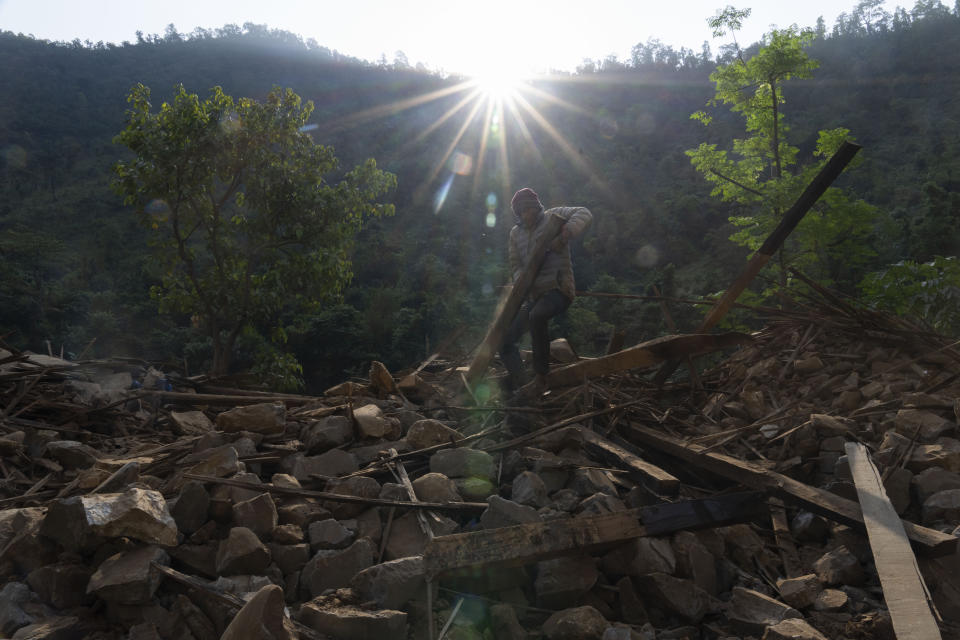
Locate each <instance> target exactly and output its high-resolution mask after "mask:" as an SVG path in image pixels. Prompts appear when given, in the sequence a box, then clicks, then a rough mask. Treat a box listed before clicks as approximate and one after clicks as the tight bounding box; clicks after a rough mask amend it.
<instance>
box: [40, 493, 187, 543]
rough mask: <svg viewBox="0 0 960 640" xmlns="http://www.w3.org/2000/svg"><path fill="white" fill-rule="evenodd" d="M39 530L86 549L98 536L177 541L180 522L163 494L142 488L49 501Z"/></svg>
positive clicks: (55, 538) (49, 536)
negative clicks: (175, 519)
mask: <svg viewBox="0 0 960 640" xmlns="http://www.w3.org/2000/svg"><path fill="white" fill-rule="evenodd" d="M40 534H41V535H43V536H46V537H48V538H51V539H53V540H56V541H57V542H59V543H60V544H62V545H63V546H64V547H65V548H67V549H69V550H81V549H86V548H87V547H88V546H89V545H90V544H91V543H92V541H94V540H96V539H97V538H120V537H126V538H133V539H134V540H140V541H141V542H146V543H147V544H159V545H162V546H173V545H175V544H177V524H176V522H174V520H173V517H172V516H171V515H170V511H169V510H168V509H167V502H166V500H164V499H163V495H161V494H160V493H159V492H158V491H152V490H147V489H139V488H132V489H129V490H128V491H125V492H124V493H106V494H96V495H90V496H76V497H73V498H66V499H63V500H57V501H55V502H54V503H52V504H51V505H50V509H49V510H48V511H47V515H46V517H45V518H44V519H43V524H42V525H41V526H40Z"/></svg>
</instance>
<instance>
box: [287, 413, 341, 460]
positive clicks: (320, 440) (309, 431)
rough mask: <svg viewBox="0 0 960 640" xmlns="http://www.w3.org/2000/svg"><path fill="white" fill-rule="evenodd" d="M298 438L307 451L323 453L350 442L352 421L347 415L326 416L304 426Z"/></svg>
mask: <svg viewBox="0 0 960 640" xmlns="http://www.w3.org/2000/svg"><path fill="white" fill-rule="evenodd" d="M300 439H301V440H303V444H304V446H305V447H306V448H307V453H310V454H317V453H323V452H324V451H329V450H330V449H333V448H335V447H339V446H342V445H345V444H347V443H348V442H350V441H351V440H352V439H353V423H352V422H350V418H348V417H347V416H328V417H326V418H324V419H322V420H319V421H317V422H315V423H314V424H311V425H310V426H308V427H307V428H305V429H304V430H303V432H302V433H301V435H300Z"/></svg>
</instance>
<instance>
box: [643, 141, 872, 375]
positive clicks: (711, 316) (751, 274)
mask: <svg viewBox="0 0 960 640" xmlns="http://www.w3.org/2000/svg"><path fill="white" fill-rule="evenodd" d="M860 149H862V147H861V146H860V145H858V144H854V143H852V142H848V141H844V143H843V144H841V145H840V148H839V149H837V152H836V153H834V154H833V156H832V157H831V158H830V160H828V161H827V164H825V165H824V166H823V168H822V169H821V170H820V173H818V174H817V175H816V176H815V177H814V178H813V180H811V181H810V184H808V185H807V188H806V189H804V190H803V193H801V194H800V197H799V198H797V200H796V202H794V203H793V206H792V207H790V209H788V210H787V212H786V213H784V214H783V218H781V219H780V224H778V225H777V228H776V229H774V230H773V231H772V232H770V235H769V236H767V239H766V240H765V241H764V243H763V245H761V247H760V248H759V249H757V252H756V253H755V254H753V256H752V257H751V258H750V261H749V262H747V266H746V267H744V269H743V272H742V273H741V274H740V275H739V276H738V277H737V279H736V280H734V282H733V284H731V285H730V287H729V288H728V289H727V290H726V291H725V292H724V293H723V296H721V297H720V299H719V300H718V301H717V303H716V304H715V305H714V306H713V309H711V310H710V313H708V314H707V317H706V318H704V319H703V322H702V323H700V328H699V330H698V333H704V332H706V331H709V330H710V329H712V328H713V327H715V326H716V325H717V323H718V322H720V321H721V320H722V319H723V317H724V316H725V315H727V313H728V312H729V311H730V309H731V308H732V307H733V303H734V302H736V301H737V298H739V297H740V294H741V293H743V292H744V290H746V288H747V286H749V285H750V283H751V282H753V279H754V278H755V277H756V276H757V274H758V273H760V270H761V269H763V267H764V266H765V265H766V264H767V262H769V261H770V258H772V257H773V255H774V254H775V253H776V252H777V251H778V250H779V249H780V247H781V246H782V245H783V242H784V241H785V240H786V239H787V236H789V235H790V234H791V233H792V232H793V230H794V229H795V228H796V227H797V225H798V224H800V221H801V220H803V217H804V216H805V215H807V211H809V210H810V208H811V207H813V205H814V204H816V202H817V200H819V199H820V196H822V195H823V194H824V192H825V191H826V190H827V188H828V187H829V186H830V185H831V184H833V181H834V180H836V179H837V178H838V177H839V176H840V174H841V173H843V170H844V169H845V168H846V166H847V165H848V164H850V161H851V160H853V157H854V156H855V155H857V152H858V151H860ZM677 364H678V361H676V360H670V361H669V362H667V363H666V364H664V365H663V366H662V367H661V368H660V370H659V371H658V372H657V375H656V377H655V378H654V380H655V381H656V382H657V383H658V384H663V382H664V381H665V380H666V379H667V378H669V377H670V374H672V373H673V372H674V371H676V369H677Z"/></svg>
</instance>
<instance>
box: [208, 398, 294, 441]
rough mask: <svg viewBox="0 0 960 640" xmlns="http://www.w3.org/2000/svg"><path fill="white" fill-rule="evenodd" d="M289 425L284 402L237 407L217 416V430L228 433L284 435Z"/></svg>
mask: <svg viewBox="0 0 960 640" xmlns="http://www.w3.org/2000/svg"><path fill="white" fill-rule="evenodd" d="M286 423H287V408H286V407H285V406H284V404H283V403H282V402H279V403H272V402H264V403H261V404H251V405H248V406H246V407H236V408H235V409H230V410H229V411H224V412H223V413H221V414H220V415H218V416H217V429H220V430H221V431H225V432H227V433H236V432H238V431H250V432H253V433H262V434H271V433H283V431H284V429H285V428H286Z"/></svg>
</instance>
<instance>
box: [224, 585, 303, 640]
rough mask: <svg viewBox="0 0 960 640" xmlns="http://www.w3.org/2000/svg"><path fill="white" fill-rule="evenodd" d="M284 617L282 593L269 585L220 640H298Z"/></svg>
mask: <svg viewBox="0 0 960 640" xmlns="http://www.w3.org/2000/svg"><path fill="white" fill-rule="evenodd" d="M298 637H299V636H298V635H297V633H296V631H295V629H294V627H293V623H292V622H291V621H290V620H289V619H288V618H287V616H286V614H285V613H284V601H283V589H281V588H280V587H278V586H276V585H273V584H272V585H269V586H266V587H263V588H262V589H260V590H259V591H257V593H256V595H254V596H253V597H252V598H250V600H248V601H247V603H246V604H245V605H243V607H242V608H241V609H240V611H238V612H237V615H236V616H234V618H233V620H231V621H230V624H229V625H227V628H226V629H225V630H224V632H223V635H221V636H220V640H296V638H298Z"/></svg>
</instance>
